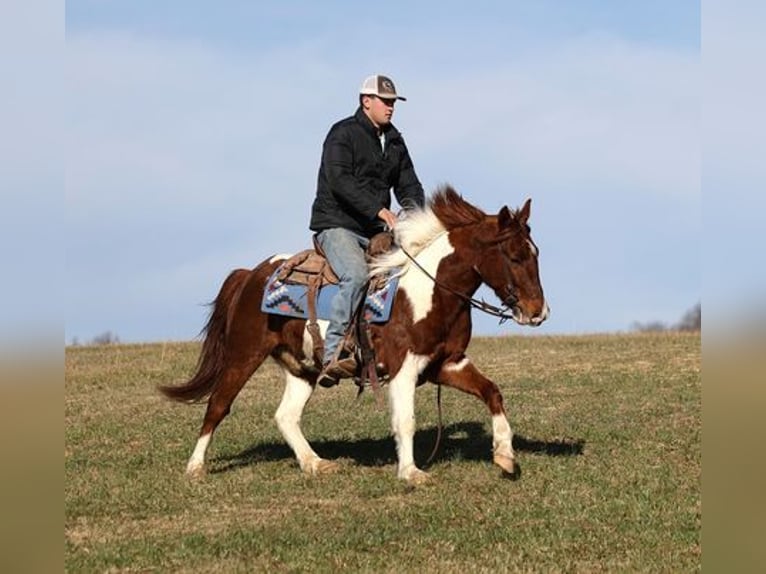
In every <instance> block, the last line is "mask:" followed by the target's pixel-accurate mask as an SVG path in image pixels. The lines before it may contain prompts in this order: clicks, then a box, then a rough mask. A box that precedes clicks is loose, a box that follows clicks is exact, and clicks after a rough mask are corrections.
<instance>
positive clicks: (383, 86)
mask: <svg viewBox="0 0 766 574" xmlns="http://www.w3.org/2000/svg"><path fill="white" fill-rule="evenodd" d="M359 93H360V94H363V95H365V96H378V97H379V98H386V99H392V100H393V99H397V100H404V101H406V100H407V98H404V97H402V96H400V95H398V94H397V93H396V86H394V82H393V81H392V80H391V78H389V77H387V76H381V75H380V74H375V75H374V76H369V77H367V78H365V80H364V82H362V87H361V88H360V89H359Z"/></svg>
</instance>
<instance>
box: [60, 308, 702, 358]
mask: <svg viewBox="0 0 766 574" xmlns="http://www.w3.org/2000/svg"><path fill="white" fill-rule="evenodd" d="M630 329H631V331H639V332H642V333H652V332H655V333H656V332H660V331H701V330H702V304H701V303H697V304H696V305H695V306H694V307H692V308H691V309H689V310H688V311H686V313H684V314H683V316H682V317H681V319H680V320H679V321H678V322H677V323H675V324H673V325H667V324H666V323H663V322H662V321H649V322H647V323H641V322H639V321H635V322H633V323H632V324H631V326H630ZM119 342H120V338H119V337H118V336H117V334H116V333H113V332H112V331H104V332H103V333H101V334H100V335H96V336H95V337H93V338H92V339H91V340H90V342H88V343H87V344H88V345H117V344H119ZM79 345H80V341H79V340H78V339H77V337H74V338H73V339H72V346H73V347H77V346H79Z"/></svg>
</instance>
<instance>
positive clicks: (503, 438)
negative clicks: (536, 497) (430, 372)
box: [437, 357, 519, 477]
mask: <svg viewBox="0 0 766 574" xmlns="http://www.w3.org/2000/svg"><path fill="white" fill-rule="evenodd" d="M437 382H438V383H440V384H443V385H446V386H449V387H453V388H456V389H459V390H461V391H463V392H465V393H469V394H471V395H474V396H476V397H478V398H480V399H481V400H483V401H484V403H485V404H486V405H487V408H488V409H489V412H490V415H491V416H492V461H493V462H494V463H495V464H496V465H497V466H499V467H500V468H501V469H502V470H503V473H504V474H506V475H508V476H512V477H515V476H517V473H518V471H519V468H518V465H517V464H516V457H515V454H514V452H513V431H512V430H511V425H510V424H509V423H508V418H507V416H506V414H505V407H504V406H503V395H502V394H501V393H500V389H499V388H498V387H497V385H496V384H495V383H493V382H492V381H491V380H489V379H488V378H487V377H485V376H484V375H483V374H482V373H481V372H480V371H479V370H478V369H477V368H476V367H475V366H474V365H473V363H471V361H470V359H468V357H463V358H462V359H461V360H459V361H450V362H447V363H445V364H444V365H443V366H442V368H441V370H440V371H439V373H438V376H437Z"/></svg>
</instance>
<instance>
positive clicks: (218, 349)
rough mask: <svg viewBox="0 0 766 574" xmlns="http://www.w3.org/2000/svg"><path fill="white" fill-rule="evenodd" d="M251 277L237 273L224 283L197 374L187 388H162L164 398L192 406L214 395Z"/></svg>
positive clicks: (207, 329)
mask: <svg viewBox="0 0 766 574" xmlns="http://www.w3.org/2000/svg"><path fill="white" fill-rule="evenodd" d="M250 273H251V271H250V270H248V269H235V270H234V271H232V272H231V273H230V274H229V276H228V277H227V278H226V280H225V281H224V282H223V285H222V286H221V290H220V292H219V293H218V296H217V297H216V298H215V301H213V303H212V307H213V309H212V311H211V312H210V317H209V318H208V321H207V324H206V325H205V327H204V329H202V333H204V334H205V340H204V342H203V343H202V349H201V351H200V355H199V359H198V360H197V372H196V374H195V375H194V376H193V377H192V378H191V380H189V381H188V382H187V383H185V384H183V385H180V386H170V385H168V386H160V387H159V390H160V392H161V393H162V394H163V395H165V396H166V397H168V398H169V399H173V400H174V401H179V402H187V403H192V402H197V401H200V400H202V399H204V398H205V397H207V396H208V395H210V393H212V392H213V390H214V389H215V386H216V384H217V382H218V380H219V378H220V375H221V372H222V370H223V366H224V361H225V351H226V334H227V332H228V324H229V319H228V318H229V316H230V314H231V313H230V311H231V309H232V307H233V306H234V305H236V302H237V300H238V299H239V294H240V292H241V291H242V288H243V287H244V285H245V283H246V282H247V279H248V278H249V277H250Z"/></svg>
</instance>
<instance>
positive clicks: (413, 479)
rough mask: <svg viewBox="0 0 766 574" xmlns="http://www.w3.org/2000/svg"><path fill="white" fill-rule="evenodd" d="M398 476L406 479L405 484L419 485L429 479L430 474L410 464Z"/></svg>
mask: <svg viewBox="0 0 766 574" xmlns="http://www.w3.org/2000/svg"><path fill="white" fill-rule="evenodd" d="M400 478H403V479H404V480H406V481H407V484H409V485H410V486H420V485H421V484H425V483H427V482H428V481H429V480H431V475H430V474H428V473H427V472H425V471H422V470H420V469H419V468H417V467H415V466H412V467H410V468H409V469H408V471H407V472H405V473H402V474H401V475H400Z"/></svg>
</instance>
